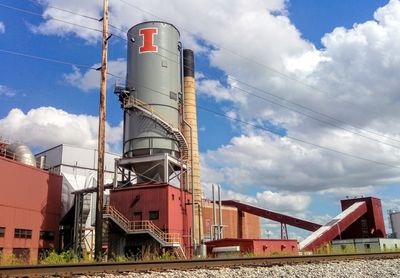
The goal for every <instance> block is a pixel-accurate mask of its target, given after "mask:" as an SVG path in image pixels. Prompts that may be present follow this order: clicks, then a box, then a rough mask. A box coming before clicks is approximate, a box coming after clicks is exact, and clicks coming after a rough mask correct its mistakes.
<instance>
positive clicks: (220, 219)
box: [218, 185, 224, 239]
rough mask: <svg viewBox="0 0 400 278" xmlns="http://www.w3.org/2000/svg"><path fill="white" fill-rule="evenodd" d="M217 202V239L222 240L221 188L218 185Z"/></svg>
mask: <svg viewBox="0 0 400 278" xmlns="http://www.w3.org/2000/svg"><path fill="white" fill-rule="evenodd" d="M218 201H219V225H218V239H222V238H223V237H224V234H223V231H222V228H223V226H222V201H221V186H220V185H218Z"/></svg>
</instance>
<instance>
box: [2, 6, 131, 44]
mask: <svg viewBox="0 0 400 278" xmlns="http://www.w3.org/2000/svg"><path fill="white" fill-rule="evenodd" d="M0 7H4V8H7V9H10V10H14V11H18V12H21V13H25V14H29V15H34V16H38V17H41V18H43V15H42V14H40V13H36V12H33V11H29V10H25V9H20V8H17V7H14V6H9V5H5V4H0ZM71 13H72V12H71ZM76 15H79V16H82V15H80V14H76ZM86 18H88V19H91V20H95V21H97V22H99V20H98V19H95V18H91V17H89V16H88V17H86ZM50 19H51V20H55V21H58V22H62V23H65V24H69V25H72V26H76V27H79V28H82V29H87V30H91V31H95V32H98V33H102V32H103V31H102V30H100V29H96V28H92V27H88V26H84V25H81V24H77V23H73V22H70V21H66V20H63V19H59V18H56V17H53V16H50ZM107 34H108V35H109V36H114V37H117V38H119V39H121V40H124V41H127V39H125V38H123V37H121V36H119V35H116V34H113V33H109V32H108V33H107Z"/></svg>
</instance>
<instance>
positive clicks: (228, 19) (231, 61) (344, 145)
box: [36, 0, 400, 194]
mask: <svg viewBox="0 0 400 278" xmlns="http://www.w3.org/2000/svg"><path fill="white" fill-rule="evenodd" d="M50 3H51V4H52V5H55V6H59V7H61V8H67V9H71V10H75V11H77V12H81V13H87V11H91V15H94V16H96V17H99V18H100V17H101V8H102V7H101V3H99V2H98V1H84V3H82V1H78V0H71V1H62V0H54V1H49V0H47V1H45V2H44V10H45V12H44V15H45V18H49V17H50V16H54V17H59V18H61V19H65V20H68V21H72V20H73V21H74V22H75V23H77V24H83V25H86V24H88V25H87V26H91V27H93V26H95V25H96V24H97V25H96V26H95V27H99V26H98V25H99V24H98V23H90V24H94V25H93V26H92V25H90V24H89V23H88V22H87V20H86V19H82V18H79V17H75V16H71V15H70V14H66V13H62V12H59V11H56V10H54V9H51V8H48V7H47V5H48V4H50ZM163 4H164V2H163V1H161V0H152V1H149V0H146V1H145V0H141V1H137V2H135V4H134V5H136V6H138V7H140V8H141V9H144V10H148V11H151V12H153V13H155V14H157V15H159V16H160V17H162V18H164V19H165V20H167V21H170V22H171V23H174V24H176V25H177V26H178V28H180V29H181V33H182V38H183V40H184V41H183V42H184V43H185V42H187V44H188V45H190V46H193V47H194V48H196V49H199V50H201V51H202V55H205V56H206V57H208V58H209V59H210V61H211V65H212V66H213V67H215V68H217V69H218V70H221V71H223V72H225V73H226V74H229V75H231V76H234V77H237V78H238V79H240V80H242V81H245V82H246V83H248V84H249V85H251V86H253V87H254V86H255V87H258V88H262V89H263V90H264V91H267V92H271V93H273V94H275V95H277V96H279V97H282V98H285V99H288V100H290V101H292V102H295V103H298V104H301V105H303V106H307V107H310V108H311V109H314V110H316V111H318V112H320V113H325V114H327V115H330V116H333V117H336V118H338V119H339V120H341V121H345V122H349V123H351V124H352V125H354V126H359V127H362V128H363V129H366V130H372V131H373V132H375V133H378V134H382V135H384V136H387V137H391V138H394V139H395V140H400V135H399V134H398V132H397V131H398V130H400V123H399V121H398V118H399V117H400V110H399V109H398V107H399V106H400V98H399V97H398V88H399V87H400V79H399V78H398V72H399V71H400V54H399V52H398V49H399V47H400V32H398V26H399V25H400V1H399V0H391V1H390V2H389V3H388V4H387V5H386V6H384V7H382V8H380V9H378V10H377V11H376V12H375V14H374V20H370V21H367V22H364V23H357V24H354V25H353V27H351V28H349V29H346V28H343V27H338V28H336V29H334V30H333V31H332V32H331V33H327V34H326V35H325V36H324V37H323V38H322V44H323V46H324V48H323V49H321V50H317V49H316V48H315V46H314V45H313V44H312V43H311V42H309V41H306V40H304V39H303V38H302V37H301V34H300V32H299V31H298V30H297V29H296V27H295V26H294V25H293V24H292V23H291V22H290V20H289V18H288V17H287V16H286V14H287V11H286V6H285V5H286V4H287V1H284V0H275V1H261V0H256V1H251V2H249V1H240V0H232V1H218V2H216V1H211V0H203V1H192V2H191V4H190V5H181V3H180V2H179V1H170V2H169V5H167V6H165V5H163ZM160 6H163V7H164V6H165V8H163V9H159V7H160ZM171 15H173V16H171ZM232 18H234V19H235V20H232ZM71 19H72V20H71ZM154 19H159V18H154V17H153V16H149V15H148V14H144V13H142V12H141V11H139V10H137V9H135V8H132V7H130V6H128V5H126V4H124V3H122V2H121V1H115V2H112V3H110V23H111V24H113V25H114V26H117V27H118V28H120V29H124V30H126V29H128V28H129V27H131V26H132V25H134V24H136V23H138V22H141V21H143V20H154ZM182 27H183V28H182ZM186 30H190V31H191V32H192V33H191V34H188V33H187V32H186ZM36 31H38V32H41V33H43V34H57V35H61V36H66V35H70V34H74V35H75V36H78V37H80V38H82V39H84V40H86V41H87V42H89V43H93V42H96V41H98V40H99V34H97V33H96V32H91V31H89V30H84V29H82V28H79V27H76V26H67V25H64V24H61V23H60V22H55V21H52V20H46V21H45V22H44V23H42V24H40V25H39V26H38V27H37V29H36ZM210 45H211V47H209V46H210ZM228 49H229V50H228ZM232 52H234V53H237V54H239V55H234V54H232ZM243 57H246V58H243ZM121 67H122V66H121ZM201 71H202V72H201V73H197V74H196V75H197V77H199V80H198V82H197V89H198V92H199V94H200V97H204V96H207V97H210V98H213V99H215V100H216V101H217V102H221V103H222V102H223V105H224V108H225V111H229V113H230V115H234V116H235V118H238V119H242V120H246V121H250V122H252V123H256V124H259V125H263V124H266V123H273V124H275V125H278V126H280V127H283V128H285V129H286V130H287V133H288V134H289V136H293V137H296V138H299V139H301V140H305V141H310V142H313V143H315V144H318V145H323V146H327V147H329V148H333V149H338V150H340V151H342V152H346V153H350V154H355V155H357V156H362V157H366V158H369V159H373V160H376V161H380V162H383V163H387V164H393V165H398V157H399V155H400V153H399V150H398V149H397V148H391V147H389V146H385V145H382V144H378V143H377V142H372V141H368V140H366V139H365V138H362V137H360V136H357V135H355V134H352V133H348V132H346V131H344V130H342V129H340V128H338V127H334V126H329V125H326V124H322V123H321V122H318V121H314V120H312V119H309V118H307V117H305V116H304V115H301V114H296V113H295V112H293V111H288V110H287V109H285V108H283V107H281V106H277V105H274V104H272V103H271V102H270V101H269V102H267V101H265V100H262V99H260V98H255V97H254V96H250V95H248V94H243V92H241V90H240V89H242V90H248V91H249V92H251V93H252V94H257V95H260V96H262V97H264V98H267V99H269V100H273V101H278V102H280V103H283V104H285V105H286V106H288V107H290V108H292V109H293V108H295V109H297V110H300V111H301V112H303V113H307V114H311V115H312V116H314V117H316V118H319V119H323V120H325V121H328V122H332V123H334V124H336V125H337V126H338V125H339V126H343V125H342V124H341V123H340V122H336V121H333V120H332V119H331V118H326V117H324V116H322V115H321V114H316V113H313V112H311V111H309V110H305V109H303V108H301V107H298V106H295V105H293V104H291V103H289V102H281V100H279V99H277V98H276V97H272V96H270V95H268V94H265V93H264V92H260V91H257V90H255V89H254V88H252V87H250V86H246V85H245V84H243V83H238V82H235V81H234V80H233V79H231V78H228V80H227V81H226V82H223V81H221V80H218V79H216V77H215V76H213V77H212V78H210V77H209V76H206V75H207V71H206V70H204V69H201ZM276 71H279V72H281V73H282V74H279V73H277V72H276ZM283 75H285V76H286V77H283ZM66 79H67V80H68V81H69V82H70V83H72V84H74V85H75V86H78V87H80V88H81V89H82V90H86V91H87V90H90V89H93V88H97V87H98V83H99V82H98V77H97V75H96V73H91V74H89V73H81V72H80V71H75V72H73V73H71V74H69V75H66ZM294 79H295V80H298V81H299V82H296V81H293V80H294ZM301 83H303V84H301ZM304 84H309V85H311V87H314V88H319V90H314V89H313V88H310V86H304ZM237 87H239V89H238V88H237ZM226 106H229V107H226ZM345 127H346V128H347V129H352V130H353V128H351V127H349V126H348V125H346V126H345ZM241 131H242V135H241V136H236V137H234V138H232V139H231V141H230V142H229V143H228V144H226V145H224V146H221V147H219V148H217V149H216V150H209V151H207V152H205V153H203V154H202V156H203V158H202V159H203V162H202V179H203V180H204V181H205V183H211V182H221V181H224V182H225V183H226V184H229V186H230V187H231V188H232V189H234V191H235V192H239V191H242V189H243V188H247V187H258V188H259V190H257V191H259V192H264V191H267V192H268V191H271V192H277V191H280V190H282V191H285V192H289V191H291V192H312V191H317V192H318V191H321V194H324V193H327V194H328V193H330V194H335V193H334V192H333V190H334V189H335V188H343V189H349V190H350V191H353V190H357V189H358V188H364V189H365V188H367V189H368V188H376V187H377V186H380V185H384V184H387V183H396V182H399V181H400V180H399V171H398V170H397V169H395V168H392V169H391V168H388V167H385V166H380V165H376V164H373V163H370V162H367V161H362V160H357V159H353V158H349V157H344V156H342V155H341V154H338V153H333V152H329V151H323V150H321V149H318V148H316V147H312V146H309V145H305V144H302V143H299V142H296V141H293V140H289V139H288V138H281V137H278V136H273V135H268V134H266V133H263V132H259V131H257V130H255V129H254V128H251V127H243V128H242V130H241ZM357 132H359V133H363V134H364V135H365V136H370V137H373V138H375V139H377V140H385V141H387V142H388V143H390V144H393V145H398V142H396V141H394V140H388V139H387V138H386V139H385V138H384V137H380V136H378V135H376V134H372V133H368V132H365V131H357ZM369 192H373V191H369Z"/></svg>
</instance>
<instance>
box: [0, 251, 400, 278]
mask: <svg viewBox="0 0 400 278" xmlns="http://www.w3.org/2000/svg"><path fill="white" fill-rule="evenodd" d="M395 258H400V252H383V253H363V254H339V255H337V254H335V255H304V256H285V257H246V258H229V259H203V260H201V259H197V260H181V261H179V260H176V261H149V262H122V263H121V262H118V263H117V262H105V263H78V264H76V263H75V264H60V265H20V266H0V277H2V278H3V277H21V276H23V277H41V276H45V275H46V276H49V275H53V276H72V275H95V274H98V273H123V272H125V273H126V272H142V271H163V270H188V269H200V268H202V269H209V268H220V267H238V266H242V267H243V266H274V265H286V264H304V263H321V262H328V261H351V260H371V259H379V260H381V259H395Z"/></svg>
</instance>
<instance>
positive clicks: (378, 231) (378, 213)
mask: <svg viewBox="0 0 400 278" xmlns="http://www.w3.org/2000/svg"><path fill="white" fill-rule="evenodd" d="M360 201H364V202H365V203H366V205H367V212H366V213H365V214H364V215H363V216H362V217H361V218H360V219H359V220H357V221H356V222H355V223H354V224H352V225H351V226H350V227H348V228H347V229H346V231H345V232H343V234H342V237H341V238H342V239H351V238H366V237H386V229H385V224H384V219H383V214H382V204H381V200H380V199H378V198H374V197H365V198H354V199H345V200H341V201H340V202H341V206H342V211H343V210H345V209H346V208H348V207H349V206H351V205H352V204H354V203H355V202H360ZM362 221H366V229H365V231H363V226H365V223H362Z"/></svg>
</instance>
